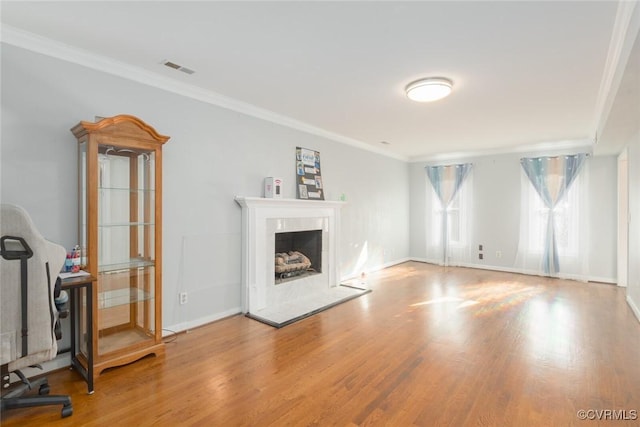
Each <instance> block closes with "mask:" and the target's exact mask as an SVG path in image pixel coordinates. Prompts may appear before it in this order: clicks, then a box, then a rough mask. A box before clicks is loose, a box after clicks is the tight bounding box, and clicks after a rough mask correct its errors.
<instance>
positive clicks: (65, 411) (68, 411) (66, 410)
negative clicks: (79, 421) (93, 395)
mask: <svg viewBox="0 0 640 427" xmlns="http://www.w3.org/2000/svg"><path fill="white" fill-rule="evenodd" d="M61 415H62V418H67V417H70V416H71V415H73V406H71V405H69V406H66V405H65V406H63V407H62V414H61Z"/></svg>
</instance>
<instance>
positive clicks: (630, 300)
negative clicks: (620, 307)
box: [627, 295, 640, 322]
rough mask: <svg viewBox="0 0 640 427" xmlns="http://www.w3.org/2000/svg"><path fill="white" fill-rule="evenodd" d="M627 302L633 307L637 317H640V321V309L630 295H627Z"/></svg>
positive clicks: (639, 320) (632, 309) (639, 319)
mask: <svg viewBox="0 0 640 427" xmlns="http://www.w3.org/2000/svg"><path fill="white" fill-rule="evenodd" d="M627 304H629V307H631V311H633V314H635V315H636V319H638V322H640V309H639V308H638V306H637V305H636V303H635V302H634V301H633V300H632V299H631V297H630V296H629V295H627Z"/></svg>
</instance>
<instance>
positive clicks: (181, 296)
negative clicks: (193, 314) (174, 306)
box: [178, 292, 189, 305]
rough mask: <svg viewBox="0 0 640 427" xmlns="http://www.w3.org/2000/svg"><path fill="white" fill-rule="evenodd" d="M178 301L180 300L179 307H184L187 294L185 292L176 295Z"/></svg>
mask: <svg viewBox="0 0 640 427" xmlns="http://www.w3.org/2000/svg"><path fill="white" fill-rule="evenodd" d="M178 297H179V299H180V305H184V304H186V303H187V302H188V301H189V299H188V297H187V293H186V292H180V294H179V295H178Z"/></svg>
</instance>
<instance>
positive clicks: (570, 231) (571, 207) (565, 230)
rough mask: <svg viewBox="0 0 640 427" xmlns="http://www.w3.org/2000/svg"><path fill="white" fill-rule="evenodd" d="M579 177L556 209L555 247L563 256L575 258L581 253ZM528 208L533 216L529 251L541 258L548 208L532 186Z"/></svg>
mask: <svg viewBox="0 0 640 427" xmlns="http://www.w3.org/2000/svg"><path fill="white" fill-rule="evenodd" d="M580 186H581V184H580V177H577V178H576V179H575V181H574V182H573V184H572V185H571V187H570V188H569V189H568V190H567V193H566V194H565V195H564V197H563V199H562V200H561V201H559V202H558V203H557V204H556V206H555V208H554V209H553V222H554V226H555V227H554V228H555V238H556V245H557V248H558V253H559V254H561V255H567V256H575V255H576V254H577V253H578V242H579V231H578V229H579V226H578V225H579V223H580V218H579V216H578V212H579V211H580V197H579V196H580ZM529 187H530V190H529V192H528V193H529V194H528V197H529V198H530V200H529V206H530V209H531V211H532V212H533V214H532V215H531V216H530V220H529V225H528V227H527V228H528V234H529V238H528V241H529V250H530V251H531V252H535V253H539V254H542V253H543V252H544V247H545V242H546V235H547V222H548V221H549V208H548V207H547V206H546V205H545V203H544V202H543V201H542V198H541V197H540V195H539V194H538V192H537V191H535V189H534V188H533V186H532V185H531V184H530V183H529Z"/></svg>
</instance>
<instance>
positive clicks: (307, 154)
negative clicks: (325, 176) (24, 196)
mask: <svg viewBox="0 0 640 427" xmlns="http://www.w3.org/2000/svg"><path fill="white" fill-rule="evenodd" d="M296 197H297V198H298V199H304V200H324V189H323V184H322V173H321V171H320V152H318V151H314V150H309V149H307V148H302V147H296Z"/></svg>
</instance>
